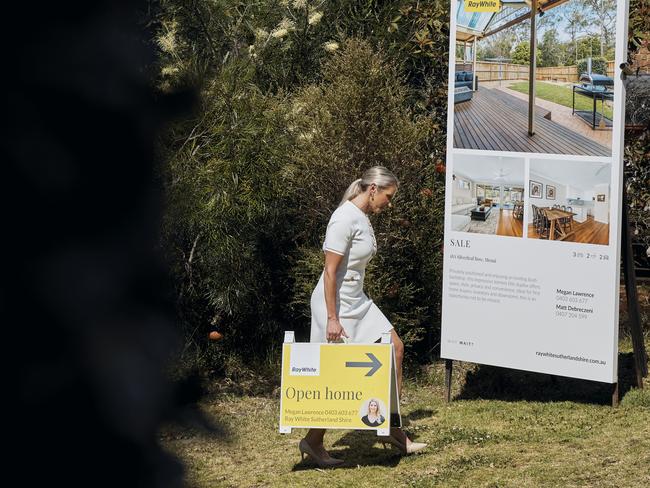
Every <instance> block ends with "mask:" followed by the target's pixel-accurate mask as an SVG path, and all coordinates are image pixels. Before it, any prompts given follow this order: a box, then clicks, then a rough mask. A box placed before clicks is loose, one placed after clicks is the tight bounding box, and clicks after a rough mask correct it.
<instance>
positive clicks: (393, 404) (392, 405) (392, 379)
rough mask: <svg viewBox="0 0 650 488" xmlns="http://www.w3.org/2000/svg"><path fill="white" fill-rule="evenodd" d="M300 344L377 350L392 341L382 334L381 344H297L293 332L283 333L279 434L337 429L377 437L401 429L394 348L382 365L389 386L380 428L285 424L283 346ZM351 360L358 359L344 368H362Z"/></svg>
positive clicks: (284, 360)
mask: <svg viewBox="0 0 650 488" xmlns="http://www.w3.org/2000/svg"><path fill="white" fill-rule="evenodd" d="M301 344H305V345H307V344H309V345H310V346H313V345H318V346H319V347H321V348H322V347H328V348H329V347H336V348H345V347H349V346H356V347H357V348H358V347H359V346H364V347H368V348H378V347H385V346H386V345H391V346H392V341H391V334H390V333H389V332H388V333H384V334H382V337H381V342H380V343H372V344H360V343H297V342H295V334H294V332H293V331H285V333H284V342H283V345H282V349H283V352H282V362H281V365H282V366H281V367H282V372H281V383H280V418H279V427H278V430H279V432H280V433H281V434H290V433H291V431H292V430H293V429H338V430H343V429H344V430H370V431H373V430H374V431H376V432H377V435H378V436H387V435H390V429H391V428H399V427H402V421H401V413H400V405H399V395H398V391H397V371H396V369H395V348H394V347H391V348H390V354H389V356H388V358H389V361H388V362H389V364H388V365H386V364H385V363H384V364H382V366H387V367H388V368H389V373H388V382H389V384H388V385H387V391H388V395H387V418H386V422H384V424H382V426H378V427H350V426H348V425H343V426H340V425H327V426H322V425H308V424H293V423H291V424H288V423H287V422H285V421H284V413H285V412H284V396H285V395H284V392H285V385H286V382H285V374H284V372H285V365H286V361H287V358H286V354H285V350H286V349H285V346H287V345H301ZM353 359H358V358H351V360H350V361H349V362H346V367H364V366H365V363H364V364H361V363H356V361H353Z"/></svg>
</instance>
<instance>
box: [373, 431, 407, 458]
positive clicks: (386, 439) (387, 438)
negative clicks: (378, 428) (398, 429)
mask: <svg viewBox="0 0 650 488" xmlns="http://www.w3.org/2000/svg"><path fill="white" fill-rule="evenodd" d="M377 439H379V442H381V445H382V446H384V449H386V444H391V445H393V446H395V447H396V448H397V449H399V450H400V451H402V453H403V454H406V446H405V445H404V444H402V443H401V442H400V441H399V440H397V438H396V437H393V436H392V435H380V436H377Z"/></svg>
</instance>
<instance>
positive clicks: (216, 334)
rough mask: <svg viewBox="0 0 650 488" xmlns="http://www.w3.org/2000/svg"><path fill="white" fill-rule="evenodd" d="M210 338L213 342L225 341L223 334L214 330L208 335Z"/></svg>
mask: <svg viewBox="0 0 650 488" xmlns="http://www.w3.org/2000/svg"><path fill="white" fill-rule="evenodd" d="M208 338H209V339H210V340H211V341H220V340H221V339H223V334H222V333H221V332H219V331H216V330H213V331H211V332H210V333H209V334H208Z"/></svg>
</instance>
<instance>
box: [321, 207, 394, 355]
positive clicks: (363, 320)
mask: <svg viewBox="0 0 650 488" xmlns="http://www.w3.org/2000/svg"><path fill="white" fill-rule="evenodd" d="M323 251H330V252H334V253H337V254H340V255H341V256H343V260H342V261H341V264H340V265H339V267H338V269H337V273H336V290H337V293H336V309H337V311H338V316H339V320H340V322H341V325H342V326H343V328H344V329H345V332H346V333H347V334H348V336H349V337H350V341H351V342H361V343H372V342H376V341H377V340H378V339H381V335H382V334H383V333H384V332H389V331H390V330H391V329H392V328H393V326H392V325H391V324H390V322H389V321H388V319H387V318H386V317H385V316H384V314H383V313H382V312H381V310H379V307H377V305H375V303H374V302H373V301H372V300H371V299H370V298H368V296H367V295H366V294H365V293H364V292H363V279H364V276H365V274H366V265H367V264H368V262H369V261H370V260H371V259H372V257H373V256H374V255H375V253H376V252H377V243H376V241H375V234H374V232H373V230H372V226H371V225H370V220H368V217H367V216H366V214H365V213H364V212H363V210H361V209H360V208H359V207H357V206H356V205H355V204H354V203H352V202H351V201H347V202H345V203H344V204H343V205H341V206H340V207H339V208H337V209H336V211H335V212H334V213H333V214H332V217H331V218H330V221H329V224H327V233H326V234H325V242H324V243H323ZM310 341H311V342H327V307H326V305H325V285H324V278H323V274H322V273H321V276H320V279H319V280H318V284H317V285H316V288H315V289H314V291H313V293H312V295H311V336H310Z"/></svg>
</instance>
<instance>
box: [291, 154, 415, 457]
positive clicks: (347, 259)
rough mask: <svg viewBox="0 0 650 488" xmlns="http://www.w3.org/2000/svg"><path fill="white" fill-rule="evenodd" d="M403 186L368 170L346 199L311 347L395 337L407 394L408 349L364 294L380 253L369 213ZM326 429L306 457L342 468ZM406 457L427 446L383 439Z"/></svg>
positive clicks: (315, 310)
mask: <svg viewBox="0 0 650 488" xmlns="http://www.w3.org/2000/svg"><path fill="white" fill-rule="evenodd" d="M398 186H399V181H398V180H397V178H396V177H395V175H394V174H393V173H391V172H390V171H389V170H387V169H386V168H384V167H383V166H375V167H373V168H370V169H369V170H367V171H366V172H365V173H364V174H363V176H362V177H361V178H359V179H358V180H356V181H354V182H353V183H352V184H351V185H350V187H349V188H348V189H347V190H346V192H345V194H344V195H343V199H342V200H341V203H340V204H339V207H338V208H337V209H336V210H335V211H334V213H333V214H332V217H331V218H330V221H329V224H328V225H327V233H326V235H325V242H324V243H323V250H324V252H325V268H324V270H323V273H322V274H321V276H320V279H319V280H318V284H317V285H316V288H315V289H314V292H313V293H312V296H311V339H310V340H311V342H328V341H331V342H336V341H340V340H342V338H344V337H345V338H347V339H349V340H350V341H351V342H362V343H373V342H378V341H379V340H381V336H382V334H383V333H385V332H390V333H391V336H392V342H393V346H394V349H395V363H396V364H395V369H396V372H397V378H398V380H397V386H398V391H401V389H402V359H403V358H404V344H403V343H402V341H401V340H400V338H399V336H398V335H397V333H396V332H395V329H393V326H392V325H391V324H390V322H389V321H388V319H387V318H386V317H385V316H384V314H383V313H382V312H381V310H379V308H378V307H377V305H375V304H374V303H373V301H372V300H370V299H369V298H368V297H367V296H366V294H365V293H364V292H363V278H364V275H365V270H366V265H367V264H368V262H369V261H370V259H371V258H372V257H373V256H374V254H375V253H376V252H377V242H376V241H375V234H374V232H373V230H372V225H371V224H370V220H369V219H368V214H371V213H379V212H381V211H382V210H383V209H384V208H386V207H390V206H391V204H390V201H391V199H392V198H393V197H394V196H395V193H396V192H397V188H398ZM324 435H325V430H324V429H310V430H309V432H307V435H306V436H305V438H304V439H302V440H301V441H300V445H299V448H300V452H301V454H302V456H303V458H304V456H305V454H309V455H310V456H311V457H312V458H313V459H314V460H315V461H316V462H317V463H318V465H319V466H321V467H329V466H337V465H339V464H342V463H343V461H342V460H340V459H335V458H332V457H331V456H330V455H329V454H328V453H327V451H326V450H325V448H324V447H323V436H324ZM380 440H382V441H384V442H390V443H391V444H393V445H395V446H396V447H398V448H399V449H400V450H401V451H402V452H403V453H405V454H408V453H412V452H416V451H419V450H421V449H423V448H424V447H426V444H422V443H417V442H411V440H410V439H409V438H408V437H407V436H406V434H404V432H403V431H402V430H401V429H391V435H390V436H387V437H383V438H382V439H380Z"/></svg>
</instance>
